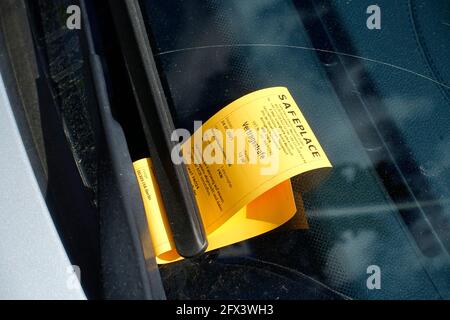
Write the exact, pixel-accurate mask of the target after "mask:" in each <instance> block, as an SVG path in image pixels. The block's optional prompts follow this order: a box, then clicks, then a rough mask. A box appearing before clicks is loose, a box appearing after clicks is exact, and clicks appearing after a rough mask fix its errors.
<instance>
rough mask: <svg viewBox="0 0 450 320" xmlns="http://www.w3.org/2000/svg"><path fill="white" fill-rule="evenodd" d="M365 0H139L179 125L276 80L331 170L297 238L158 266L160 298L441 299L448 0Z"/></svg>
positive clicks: (311, 198)
mask: <svg viewBox="0 0 450 320" xmlns="http://www.w3.org/2000/svg"><path fill="white" fill-rule="evenodd" d="M372 2H373V1H365V0H363V1H357V2H356V1H326V0H319V1H291V0H259V1H239V0H230V1H181V0H180V1H155V0H153V1H144V0H142V1H141V7H142V10H143V12H144V16H145V17H144V18H145V21H146V25H147V28H148V32H149V35H150V38H151V39H152V40H151V41H152V47H153V50H154V53H155V58H156V59H157V62H158V68H159V70H160V74H161V77H162V79H163V82H164V84H165V86H166V94H167V96H168V99H169V101H170V105H171V108H172V113H173V116H174V119H175V122H176V126H177V127H180V128H192V127H193V123H194V121H195V120H202V121H206V120H207V119H209V118H210V117H211V116H212V115H214V114H215V113H216V112H217V111H219V110H220V109H221V108H222V107H224V106H226V105H227V104H229V103H231V102H232V101H234V100H236V99H238V98H240V97H242V96H244V95H246V94H248V93H250V92H253V91H256V90H259V89H263V88H267V87H273V86H285V87H287V88H289V90H290V92H291V93H292V95H293V96H294V98H295V100H296V101H297V103H298V104H299V106H300V108H301V110H302V112H303V113H304V115H305V117H306V119H307V120H308V122H309V124H310V125H311V127H312V128H313V129H314V131H315V134H316V136H317V137H318V139H319V141H320V142H321V144H322V146H323V148H324V149H325V151H326V152H327V155H328V157H329V159H330V161H331V162H332V163H333V166H334V168H333V170H332V172H331V174H330V176H329V178H328V179H327V180H326V181H324V182H323V183H322V184H321V185H320V186H318V187H317V188H315V189H313V190H312V191H309V192H307V193H304V194H302V198H303V201H304V206H305V212H306V215H307V220H308V228H305V227H304V226H302V227H298V226H295V224H292V223H291V224H288V225H286V226H284V227H282V228H280V229H278V230H275V231H274V232H271V233H269V234H266V235H264V236H260V237H258V238H255V239H252V240H249V241H245V242H243V243H240V244H237V245H234V246H231V247H227V248H224V249H220V250H217V251H214V252H211V253H208V254H206V255H204V256H203V257H201V258H199V259H195V260H189V261H182V262H177V263H174V264H170V265H166V266H163V267H161V273H162V276H163V278H164V282H165V287H166V289H167V295H168V297H169V298H206V299H219V298H241V299H242V298H250V299H254V298H262V299H264V298H272V299H276V298H296V299H299V298H306V299H310V298H315V299H321V298H337V299H339V298H356V299H380V298H383V299H390V298H399V299H409V298H418V299H421V298H427V299H431V298H432V299H439V298H447V299H448V298H450V260H449V252H450V229H449V228H450V224H449V218H450V129H449V124H450V64H449V63H448V57H449V55H450V41H449V39H450V3H449V2H448V1H445V0H442V1H421V0H402V1H395V2H393V1H388V0H381V1H378V2H377V8H378V9H377V8H373V6H372V9H371V10H372V11H371V10H369V9H370V8H369V7H371V5H372ZM377 10H378V11H379V12H378V13H379V16H380V17H381V20H380V21H378V22H379V25H377V21H376V20H371V19H372V18H371V15H372V14H375V15H376V12H377ZM373 19H376V17H375V18H373ZM371 23H373V24H372V25H371ZM300 185H301V178H295V179H293V187H294V192H296V193H297V194H298V193H299V188H300ZM373 268H378V269H379V271H380V274H381V289H379V290H377V289H376V288H375V289H374V288H370V286H368V285H367V284H368V283H367V279H368V277H369V276H370V274H371V273H370V272H372V271H371V270H373ZM368 272H369V273H368ZM371 289H374V290H371Z"/></svg>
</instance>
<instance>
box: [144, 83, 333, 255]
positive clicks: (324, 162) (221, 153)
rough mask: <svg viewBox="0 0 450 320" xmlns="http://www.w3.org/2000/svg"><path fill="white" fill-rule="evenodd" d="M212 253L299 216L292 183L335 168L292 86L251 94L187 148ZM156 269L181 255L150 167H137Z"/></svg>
mask: <svg viewBox="0 0 450 320" xmlns="http://www.w3.org/2000/svg"><path fill="white" fill-rule="evenodd" d="M183 156H184V160H185V162H186V166H187V171H188V173H189V177H190V180H191V184H192V188H193V191H194V194H195V197H196V200H197V205H198V208H199V211H200V215H201V218H202V221H203V224H204V226H205V230H206V234H207V238H208V242H209V247H208V251H210V250H214V249H217V248H221V247H224V246H227V245H230V244H233V243H237V242H240V241H244V240H247V239H249V238H252V237H255V236H258V235H261V234H263V233H266V232H268V231H271V230H273V229H275V228H277V227H279V226H281V225H283V224H284V223H286V222H287V221H289V220H290V219H291V218H292V217H293V216H294V215H295V213H296V206H295V201H294V196H293V192H292V187H291V183H290V178H292V177H294V176H297V175H300V174H303V173H306V172H312V171H314V170H317V169H324V168H330V167H331V163H330V162H329V160H328V158H327V156H326V154H325V152H324V150H323V149H322V147H321V146H320V143H319V141H317V139H316V137H315V135H314V133H313V131H312V130H311V128H310V126H309V125H308V123H307V121H306V119H305V118H304V116H303V114H302V113H301V111H300V109H299V107H298V106H297V104H296V103H295V101H294V99H293V98H292V96H291V95H290V93H289V91H288V89H287V88H284V87H276V88H269V89H264V90H260V91H257V92H254V93H251V94H249V95H247V96H245V97H243V98H241V99H239V100H237V101H235V102H233V103H231V104H230V105H228V106H227V107H225V108H223V109H222V110H221V111H219V112H218V113H217V114H216V115H214V116H213V117H212V118H211V119H209V120H208V121H207V122H206V123H205V124H203V126H202V127H201V129H199V130H197V131H196V132H195V133H194V135H193V136H192V137H191V138H190V139H189V140H188V141H186V142H185V143H184V144H183ZM135 170H136V175H137V177H138V181H139V184H140V187H141V192H142V197H143V200H144V206H145V210H146V214H147V219H148V221H149V228H150V233H151V236H152V240H153V244H154V246H155V253H156V256H157V261H158V263H168V262H173V261H177V260H179V259H181V258H180V257H179V255H178V254H177V252H176V249H175V246H174V244H173V240H172V237H171V232H170V229H169V226H168V223H167V218H166V216H165V211H164V207H163V204H162V201H161V198H160V194H159V191H158V188H157V184H156V180H155V178H154V175H153V172H152V169H151V161H150V160H149V159H143V160H140V161H138V162H136V163H135Z"/></svg>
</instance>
